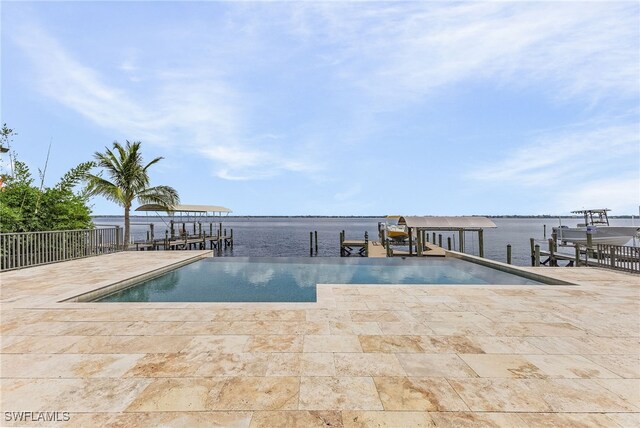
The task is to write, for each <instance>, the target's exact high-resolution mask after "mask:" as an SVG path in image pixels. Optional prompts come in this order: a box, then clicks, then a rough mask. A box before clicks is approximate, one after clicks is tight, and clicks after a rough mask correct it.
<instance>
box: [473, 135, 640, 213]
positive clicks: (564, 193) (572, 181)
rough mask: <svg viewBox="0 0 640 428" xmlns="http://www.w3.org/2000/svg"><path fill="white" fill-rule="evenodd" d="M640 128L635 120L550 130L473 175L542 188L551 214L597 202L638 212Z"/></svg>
mask: <svg viewBox="0 0 640 428" xmlns="http://www.w3.org/2000/svg"><path fill="white" fill-rule="evenodd" d="M638 131H639V130H638V124H635V123H634V124H630V125H619V126H603V125H602V124H600V127H595V128H594V129H580V130H572V131H565V132H560V131H549V132H547V133H544V134H542V135H540V136H538V137H536V138H534V139H532V140H531V141H528V142H526V143H525V145H524V146H522V147H520V148H518V149H515V150H513V151H512V152H510V153H506V154H505V155H504V156H503V157H502V158H500V157H499V155H498V154H496V160H495V162H493V163H491V164H490V165H484V166H482V167H480V168H477V169H475V170H473V171H470V173H469V174H468V175H467V178H468V179H470V180H479V181H483V182H488V183H491V184H496V185H501V186H503V187H509V186H516V187H519V186H524V188H525V189H524V191H529V192H533V191H536V192H542V193H544V194H546V195H548V206H547V207H546V208H545V209H546V212H558V211H560V212H569V211H571V210H575V209H579V208H581V207H594V206H596V207H601V206H607V207H608V208H611V209H613V210H614V211H617V212H618V213H620V214H625V213H628V212H634V211H635V209H636V208H637V206H638V204H640V135H639V132H638ZM634 207H636V208H634Z"/></svg>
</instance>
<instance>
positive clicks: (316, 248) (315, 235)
mask: <svg viewBox="0 0 640 428" xmlns="http://www.w3.org/2000/svg"><path fill="white" fill-rule="evenodd" d="M313 234H314V237H315V250H316V255H318V231H317V230H316V231H315V232H313Z"/></svg>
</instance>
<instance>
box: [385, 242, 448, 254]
mask: <svg viewBox="0 0 640 428" xmlns="http://www.w3.org/2000/svg"><path fill="white" fill-rule="evenodd" d="M424 247H425V248H424V250H422V254H418V253H417V252H415V251H414V252H413V253H409V251H405V250H392V256H401V257H445V256H446V255H447V252H446V250H445V249H444V248H442V247H438V246H437V245H435V244H430V243H425V244H424Z"/></svg>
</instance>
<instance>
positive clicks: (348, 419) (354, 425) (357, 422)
mask: <svg viewBox="0 0 640 428" xmlns="http://www.w3.org/2000/svg"><path fill="white" fill-rule="evenodd" d="M342 420H343V424H344V427H345V428H366V427H381V428H383V427H386V428H396V427H414V428H425V427H434V426H436V425H435V423H434V422H433V420H432V419H431V416H429V413H427V412H373V411H355V410H345V411H344V412H342Z"/></svg>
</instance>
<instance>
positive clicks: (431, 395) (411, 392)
mask: <svg viewBox="0 0 640 428" xmlns="http://www.w3.org/2000/svg"><path fill="white" fill-rule="evenodd" d="M374 381H375V384H376V388H377V389H378V393H379V394H380V400H382V405H383V406H384V409H385V410H422V411H424V410H427V411H429V412H433V411H442V412H445V411H446V412H449V411H464V410H469V408H468V407H467V405H466V404H465V403H464V401H462V400H461V399H460V397H459V396H458V394H457V393H456V392H455V390H454V389H453V388H451V385H449V383H448V382H447V381H446V380H445V379H440V378H419V377H376V378H374Z"/></svg>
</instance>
